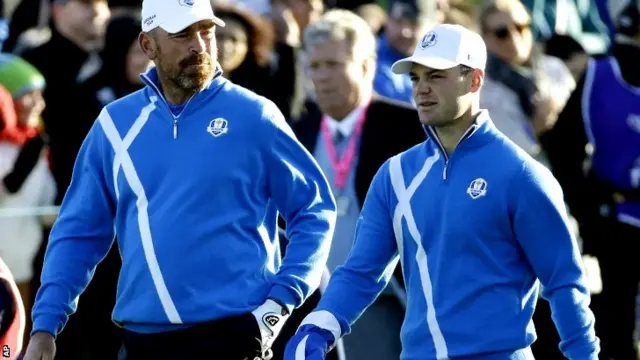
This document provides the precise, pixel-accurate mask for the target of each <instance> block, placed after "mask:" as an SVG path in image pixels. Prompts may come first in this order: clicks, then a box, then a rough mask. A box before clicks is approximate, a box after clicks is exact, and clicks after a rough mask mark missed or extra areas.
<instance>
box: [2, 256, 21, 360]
mask: <svg viewBox="0 0 640 360" xmlns="http://www.w3.org/2000/svg"><path fill="white" fill-rule="evenodd" d="M24 326H25V314H24V306H23V305H22V300H21V298H20V293H19V292H18V287H17V286H16V282H15V281H14V280H13V275H11V272H10V271H9V268H8V267H7V265H6V264H5V263H4V261H2V258H0V358H2V359H9V360H13V359H17V357H18V355H19V354H20V351H22V340H23V337H24Z"/></svg>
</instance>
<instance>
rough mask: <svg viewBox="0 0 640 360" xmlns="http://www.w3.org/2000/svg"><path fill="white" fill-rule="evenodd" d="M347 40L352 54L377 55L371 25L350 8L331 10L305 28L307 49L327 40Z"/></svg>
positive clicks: (305, 48)
mask: <svg viewBox="0 0 640 360" xmlns="http://www.w3.org/2000/svg"><path fill="white" fill-rule="evenodd" d="M331 40H334V41H346V42H347V44H348V45H349V46H350V48H351V51H352V54H358V55H360V56H364V57H365V58H375V57H376V38H375V36H374V35H373V31H372V30H371V26H369V24H367V22H366V21H365V20H364V19H363V18H361V17H360V16H358V15H356V14H355V13H353V12H351V11H349V10H343V9H334V10H329V11H327V12H326V13H324V14H323V15H322V17H320V19H318V20H316V21H314V22H313V23H311V24H309V25H308V26H307V28H306V29H305V30H304V35H303V40H302V41H303V46H304V50H305V51H307V50H309V49H310V48H311V47H313V46H317V45H320V44H322V43H325V42H327V41H331Z"/></svg>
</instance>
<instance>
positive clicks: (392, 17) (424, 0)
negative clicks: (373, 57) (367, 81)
mask: <svg viewBox="0 0 640 360" xmlns="http://www.w3.org/2000/svg"><path fill="white" fill-rule="evenodd" d="M436 17H437V15H436V3H435V0H391V1H390V2H389V9H388V18H387V23H386V25H385V27H384V33H383V34H382V35H381V36H380V37H379V38H378V68H377V72H376V76H375V82H374V87H373V88H374V90H375V91H376V93H378V94H380V95H382V96H386V97H388V98H391V99H394V100H399V101H403V102H406V103H409V104H410V103H412V102H413V97H412V95H411V94H412V90H411V89H412V88H411V80H410V79H409V76H407V75H397V74H394V73H393V72H391V65H393V63H394V62H396V61H398V60H400V59H402V58H404V57H407V56H409V55H411V52H413V49H414V48H415V47H416V44H417V43H418V39H419V38H420V37H421V36H422V35H423V34H424V33H425V32H426V29H427V27H428V26H430V25H433V24H434V22H435V19H436Z"/></svg>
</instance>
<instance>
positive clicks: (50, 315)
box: [32, 121, 115, 336]
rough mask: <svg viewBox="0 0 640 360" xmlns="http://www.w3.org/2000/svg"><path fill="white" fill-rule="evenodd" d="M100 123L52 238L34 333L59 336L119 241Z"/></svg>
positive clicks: (83, 152) (82, 153) (92, 133)
mask: <svg viewBox="0 0 640 360" xmlns="http://www.w3.org/2000/svg"><path fill="white" fill-rule="evenodd" d="M104 141H105V136H104V133H103V132H102V129H101V127H100V125H99V122H97V121H96V123H95V124H94V125H93V128H92V129H91V131H90V132H89V134H88V135H87V138H86V139H85V141H84V143H83V144H82V147H81V148H80V152H79V154H78V157H77V159H76V163H75V167H74V170H73V176H72V180H71V185H70V186H69V189H68V190H67V193H66V195H65V197H64V200H63V202H62V206H61V208H60V213H59V216H58V219H57V220H56V222H55V224H54V226H53V229H52V230H51V234H50V237H49V244H48V246H47V250H46V253H45V260H44V266H43V269H42V281H41V282H42V285H41V287H40V289H39V290H38V293H37V295H36V302H35V305H34V307H33V316H32V317H33V330H32V333H35V332H38V331H46V332H48V333H51V334H52V335H54V336H56V335H57V334H58V333H59V332H60V331H61V330H62V328H63V327H64V325H65V324H66V322H67V320H68V318H69V316H70V315H71V314H73V313H74V312H75V311H76V308H77V301H78V297H79V296H80V294H81V293H82V292H83V291H84V289H85V288H86V287H87V285H88V284H89V281H90V280H91V278H92V277H93V273H94V271H95V268H96V266H97V265H98V263H99V262H100V261H101V260H102V259H103V258H104V257H105V256H106V254H107V252H108V251H109V248H110V247H111V245H112V244H113V241H114V216H115V203H114V201H113V199H112V198H111V197H110V193H109V191H108V189H107V182H106V178H105V175H104V174H105V173H104V171H103V168H102V164H103V158H102V144H103V143H104Z"/></svg>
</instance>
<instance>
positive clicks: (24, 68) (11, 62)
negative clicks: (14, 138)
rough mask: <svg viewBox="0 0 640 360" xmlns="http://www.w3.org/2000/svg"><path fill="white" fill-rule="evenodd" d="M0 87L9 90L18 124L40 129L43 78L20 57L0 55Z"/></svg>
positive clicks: (42, 107) (43, 103) (42, 105)
mask: <svg viewBox="0 0 640 360" xmlns="http://www.w3.org/2000/svg"><path fill="white" fill-rule="evenodd" d="M0 85H2V86H4V87H5V88H6V89H7V90H9V92H10V93H11V96H12V97H13V101H14V103H15V107H16V114H17V115H18V123H19V124H21V125H23V126H27V127H33V128H38V127H42V121H41V115H42V111H43V110H44V107H45V102H44V98H43V97H42V92H43V91H44V87H45V79H44V76H42V74H41V73H40V72H39V71H38V70H37V69H36V68H35V67H34V66H33V65H31V64H29V63H28V62H27V61H25V60H23V59H22V58H20V57H18V56H15V55H11V54H0Z"/></svg>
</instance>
